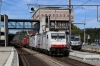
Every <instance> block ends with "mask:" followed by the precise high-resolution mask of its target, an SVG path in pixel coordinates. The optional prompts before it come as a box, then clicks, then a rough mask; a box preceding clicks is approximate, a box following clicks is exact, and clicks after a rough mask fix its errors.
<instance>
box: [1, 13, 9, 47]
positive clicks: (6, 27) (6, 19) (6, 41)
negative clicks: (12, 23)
mask: <svg viewBox="0 0 100 66" xmlns="http://www.w3.org/2000/svg"><path fill="white" fill-rule="evenodd" d="M1 21H2V22H4V27H0V32H4V35H2V36H1V35H0V40H2V41H4V42H5V43H4V45H3V46H5V47H6V46H8V16H7V15H5V14H4V15H1V17H0V22H1Z"/></svg>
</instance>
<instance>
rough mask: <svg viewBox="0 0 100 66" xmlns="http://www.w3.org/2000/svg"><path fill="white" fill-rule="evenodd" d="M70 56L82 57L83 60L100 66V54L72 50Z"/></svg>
mask: <svg viewBox="0 0 100 66" xmlns="http://www.w3.org/2000/svg"><path fill="white" fill-rule="evenodd" d="M70 56H73V57H77V58H79V59H81V61H83V62H86V63H89V64H92V65H95V66H100V54H96V53H89V52H81V51H71V52H70Z"/></svg>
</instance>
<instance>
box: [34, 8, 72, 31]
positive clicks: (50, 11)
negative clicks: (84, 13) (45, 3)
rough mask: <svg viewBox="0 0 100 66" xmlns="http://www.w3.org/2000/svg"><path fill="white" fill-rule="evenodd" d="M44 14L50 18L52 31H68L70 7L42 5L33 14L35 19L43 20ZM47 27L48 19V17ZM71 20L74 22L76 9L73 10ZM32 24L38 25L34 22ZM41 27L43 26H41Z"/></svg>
mask: <svg viewBox="0 0 100 66" xmlns="http://www.w3.org/2000/svg"><path fill="white" fill-rule="evenodd" d="M43 16H47V17H49V18H50V31H55V30H57V31H66V32H67V30H68V29H69V28H68V27H69V9H67V8H62V7H42V8H38V9H37V10H36V11H35V12H34V14H33V16H32V19H33V20H41V18H42V17H43ZM45 21H46V27H47V25H48V20H47V19H46V20H45ZM40 22H41V21H40ZM71 22H74V10H71ZM32 25H34V27H37V26H38V25H37V23H35V22H33V23H32ZM40 28H41V27H40Z"/></svg>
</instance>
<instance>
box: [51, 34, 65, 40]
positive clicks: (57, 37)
mask: <svg viewBox="0 0 100 66" xmlns="http://www.w3.org/2000/svg"><path fill="white" fill-rule="evenodd" d="M51 38H52V39H65V34H64V33H58V34H57V33H52V34H51Z"/></svg>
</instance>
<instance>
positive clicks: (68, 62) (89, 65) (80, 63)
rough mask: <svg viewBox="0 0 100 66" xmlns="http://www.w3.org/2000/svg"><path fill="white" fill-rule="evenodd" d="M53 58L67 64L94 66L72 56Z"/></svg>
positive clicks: (71, 65)
mask: <svg viewBox="0 0 100 66" xmlns="http://www.w3.org/2000/svg"><path fill="white" fill-rule="evenodd" d="M54 58H55V59H57V60H59V61H61V62H64V63H67V64H68V65H69V66H94V65H91V64H88V63H85V62H81V61H78V60H75V59H72V58H66V57H54Z"/></svg>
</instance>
